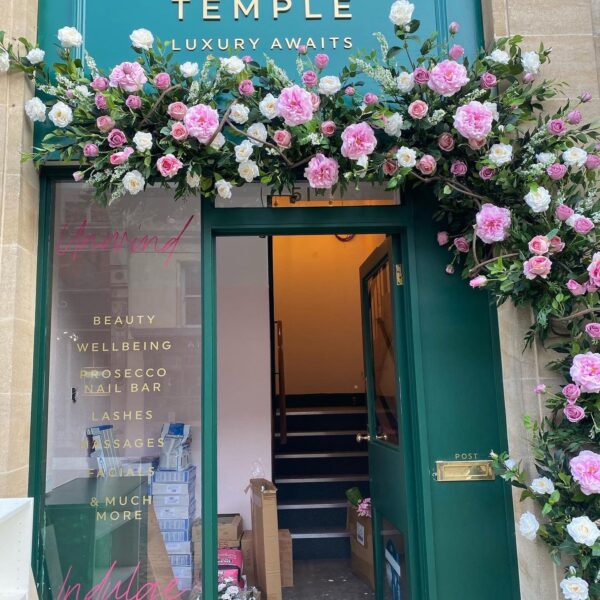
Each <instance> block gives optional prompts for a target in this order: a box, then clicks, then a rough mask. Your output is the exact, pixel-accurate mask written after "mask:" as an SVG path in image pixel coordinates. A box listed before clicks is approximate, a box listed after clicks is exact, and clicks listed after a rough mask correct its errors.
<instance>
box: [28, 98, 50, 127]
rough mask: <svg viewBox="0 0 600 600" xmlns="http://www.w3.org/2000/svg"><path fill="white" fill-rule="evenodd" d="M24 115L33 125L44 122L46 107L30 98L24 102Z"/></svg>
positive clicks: (36, 99)
mask: <svg viewBox="0 0 600 600" xmlns="http://www.w3.org/2000/svg"><path fill="white" fill-rule="evenodd" d="M25 114H26V115H27V116H28V117H29V118H30V119H31V120H32V121H33V122H34V123H35V122H36V121H38V122H40V123H43V122H44V121H45V120H46V105H45V104H44V103H43V102H42V101H41V100H40V99H39V98H31V100H27V102H25Z"/></svg>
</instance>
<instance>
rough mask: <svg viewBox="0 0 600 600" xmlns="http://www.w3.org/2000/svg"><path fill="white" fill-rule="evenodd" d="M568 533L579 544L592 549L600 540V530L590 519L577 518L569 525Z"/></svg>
mask: <svg viewBox="0 0 600 600" xmlns="http://www.w3.org/2000/svg"><path fill="white" fill-rule="evenodd" d="M567 531H568V532H569V535H570V536H571V537H572V538H573V539H574V540H575V541H576V542H577V543H578V544H585V545H586V546H589V547H590V548H591V547H592V546H593V545H594V544H595V543H596V541H597V540H598V538H600V529H598V526H597V525H596V523H594V522H593V521H592V520H591V519H590V518H589V517H576V518H575V519H573V520H572V521H571V522H570V523H569V524H568V525H567Z"/></svg>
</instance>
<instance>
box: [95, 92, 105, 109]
mask: <svg viewBox="0 0 600 600" xmlns="http://www.w3.org/2000/svg"><path fill="white" fill-rule="evenodd" d="M94 103H95V104H96V108H97V109H98V110H106V109H107V108H108V100H107V99H106V96H105V95H104V94H96V97H95V98H94Z"/></svg>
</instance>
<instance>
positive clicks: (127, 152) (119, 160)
mask: <svg viewBox="0 0 600 600" xmlns="http://www.w3.org/2000/svg"><path fill="white" fill-rule="evenodd" d="M132 154H133V148H130V147H129V146H127V147H126V148H123V150H121V152H114V153H113V154H111V155H110V159H109V160H110V164H111V165H114V166H117V165H122V164H123V163H125V162H127V160H128V159H129V157H130V156H131V155H132Z"/></svg>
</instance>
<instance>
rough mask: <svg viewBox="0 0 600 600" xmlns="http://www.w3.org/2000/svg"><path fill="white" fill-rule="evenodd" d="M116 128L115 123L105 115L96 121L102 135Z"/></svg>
mask: <svg viewBox="0 0 600 600" xmlns="http://www.w3.org/2000/svg"><path fill="white" fill-rule="evenodd" d="M114 126H115V122H114V120H113V119H112V118H111V117H109V116H106V115H103V116H102V117H98V118H97V119H96V127H98V129H99V130H100V131H101V132H102V133H108V132H109V131H110V130H111V129H112V128H113V127H114Z"/></svg>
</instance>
